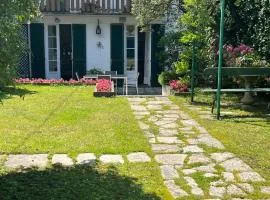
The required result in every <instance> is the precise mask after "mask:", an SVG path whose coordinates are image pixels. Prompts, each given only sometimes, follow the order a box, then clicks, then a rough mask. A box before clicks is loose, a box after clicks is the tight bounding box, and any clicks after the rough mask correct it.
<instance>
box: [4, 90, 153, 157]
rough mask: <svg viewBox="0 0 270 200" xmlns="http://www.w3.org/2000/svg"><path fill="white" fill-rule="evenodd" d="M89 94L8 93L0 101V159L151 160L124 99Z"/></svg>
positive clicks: (90, 92) (67, 92) (70, 91)
mask: <svg viewBox="0 0 270 200" xmlns="http://www.w3.org/2000/svg"><path fill="white" fill-rule="evenodd" d="M16 91H17V93H16ZM92 92H93V87H84V86H75V87H69V86H20V87H19V88H18V89H17V90H14V89H8V90H7V91H6V92H5V93H2V95H0V98H1V97H2V100H1V101H2V103H3V104H2V105H0V113H1V118H0V153H2V154H10V153H49V154H54V153H69V154H71V155H75V154H78V153H82V152H93V153H96V154H98V155H99V154H104V153H120V154H126V153H129V152H134V151H144V152H147V153H149V154H151V150H150V146H149V144H148V141H147V140H146V139H145V138H144V136H143V133H142V132H141V130H140V129H139V127H138V124H137V121H136V119H135V118H134V116H133V114H132V111H131V109H130V107H129V104H128V101H127V100H126V98H121V97H117V98H109V99H108V98H94V97H93V94H92ZM9 93H11V94H12V96H8V94H9ZM20 96H23V97H24V98H20Z"/></svg>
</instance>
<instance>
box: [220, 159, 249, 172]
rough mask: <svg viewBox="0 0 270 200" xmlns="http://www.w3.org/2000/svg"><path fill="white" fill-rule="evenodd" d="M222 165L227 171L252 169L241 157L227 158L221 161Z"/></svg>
mask: <svg viewBox="0 0 270 200" xmlns="http://www.w3.org/2000/svg"><path fill="white" fill-rule="evenodd" d="M220 165H221V166H222V167H223V168H224V169H225V171H227V172H233V171H239V172H246V171H251V168H250V166H248V165H247V164H246V163H244V162H243V161H242V160H240V159H239V158H232V159H230V160H226V161H224V162H223V163H221V164H220Z"/></svg>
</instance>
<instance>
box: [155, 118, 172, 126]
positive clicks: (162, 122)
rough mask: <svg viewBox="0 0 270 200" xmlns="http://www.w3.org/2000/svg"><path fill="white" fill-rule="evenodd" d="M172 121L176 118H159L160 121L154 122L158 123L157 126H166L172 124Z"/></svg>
mask: <svg viewBox="0 0 270 200" xmlns="http://www.w3.org/2000/svg"><path fill="white" fill-rule="evenodd" d="M172 123H174V120H170V119H169V120H163V119H162V120H159V121H156V122H154V124H155V125H156V126H164V125H167V124H172Z"/></svg>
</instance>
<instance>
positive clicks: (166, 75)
mask: <svg viewBox="0 0 270 200" xmlns="http://www.w3.org/2000/svg"><path fill="white" fill-rule="evenodd" d="M176 79H178V75H177V74H176V73H175V71H164V72H162V73H161V74H160V75H159V76H158V82H159V84H160V85H168V84H169V82H170V81H171V80H176Z"/></svg>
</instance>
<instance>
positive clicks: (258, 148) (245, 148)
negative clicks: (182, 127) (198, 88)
mask: <svg viewBox="0 0 270 200" xmlns="http://www.w3.org/2000/svg"><path fill="white" fill-rule="evenodd" d="M171 100H173V101H174V102H175V103H176V104H178V105H179V106H180V107H181V109H183V110H184V111H186V112H187V113H189V114H190V115H191V116H192V117H193V118H194V119H196V120H197V121H198V122H199V123H200V124H201V125H202V126H204V127H205V128H206V129H207V130H208V131H209V133H210V134H212V135H213V136H214V137H215V138H217V139H218V140H220V141H221V142H222V143H223V144H224V145H225V146H226V148H227V150H228V151H230V152H233V153H235V154H236V155H237V156H239V157H240V158H241V159H243V160H244V161H246V162H247V163H248V164H249V165H250V166H251V167H252V168H253V169H254V170H255V171H257V172H259V173H260V174H262V175H263V176H264V178H265V179H267V180H270V159H269V158H270V116H269V113H270V110H267V109H266V107H267V106H265V105H264V106H262V107H257V108H255V109H252V110H249V111H247V110H243V109H241V108H239V107H237V106H233V105H235V103H237V102H239V101H238V98H237V96H225V97H224V96H223V98H222V103H223V106H222V112H225V113H226V112H232V114H227V115H224V116H223V120H222V121H217V120H211V121H210V120H207V119H202V118H200V117H199V111H198V110H191V109H189V108H187V107H186V106H184V105H183V104H184V103H188V102H190V99H189V98H183V97H172V98H171ZM211 100H212V96H211V95H197V96H196V103H195V104H194V105H195V106H198V107H200V108H202V109H203V110H209V113H210V102H211ZM226 105H227V106H226ZM267 114H268V115H267Z"/></svg>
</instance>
